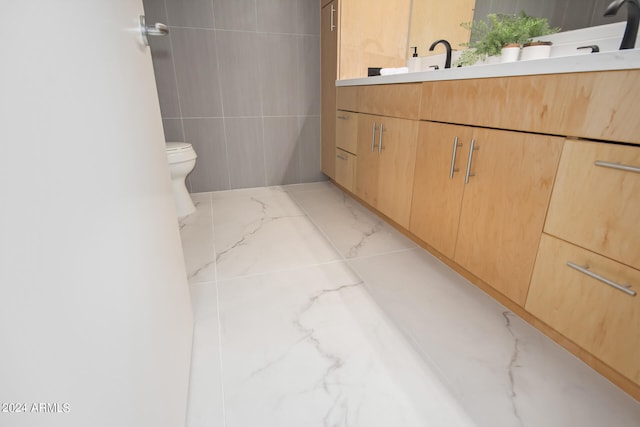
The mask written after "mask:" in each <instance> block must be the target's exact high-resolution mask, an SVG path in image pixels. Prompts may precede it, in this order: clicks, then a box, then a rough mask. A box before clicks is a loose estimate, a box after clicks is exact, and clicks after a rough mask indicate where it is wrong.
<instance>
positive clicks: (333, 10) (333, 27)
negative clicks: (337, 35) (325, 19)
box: [330, 5, 336, 33]
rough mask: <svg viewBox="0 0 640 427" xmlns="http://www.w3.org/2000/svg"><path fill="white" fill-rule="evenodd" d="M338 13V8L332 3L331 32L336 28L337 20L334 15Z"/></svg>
mask: <svg viewBox="0 0 640 427" xmlns="http://www.w3.org/2000/svg"><path fill="white" fill-rule="evenodd" d="M335 13H336V8H335V7H333V5H331V27H330V29H331V32H332V33H333V31H334V30H335V29H336V22H335V18H334V15H335Z"/></svg>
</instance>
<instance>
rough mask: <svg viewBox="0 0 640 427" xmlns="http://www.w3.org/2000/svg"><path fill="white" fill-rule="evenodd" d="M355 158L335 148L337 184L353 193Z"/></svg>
mask: <svg viewBox="0 0 640 427" xmlns="http://www.w3.org/2000/svg"><path fill="white" fill-rule="evenodd" d="M356 167H357V158H356V156H355V155H353V154H351V153H348V152H346V151H344V150H341V149H340V148H336V177H335V180H336V182H337V183H338V184H340V185H341V186H342V187H344V188H345V189H346V190H348V191H351V192H353V191H354V190H355V183H356Z"/></svg>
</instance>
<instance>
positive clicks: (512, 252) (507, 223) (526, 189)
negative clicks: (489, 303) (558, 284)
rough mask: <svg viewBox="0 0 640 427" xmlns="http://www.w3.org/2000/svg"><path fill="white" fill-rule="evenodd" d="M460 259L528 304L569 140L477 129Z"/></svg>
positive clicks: (457, 255)
mask: <svg viewBox="0 0 640 427" xmlns="http://www.w3.org/2000/svg"><path fill="white" fill-rule="evenodd" d="M473 139H474V141H475V148H476V149H477V150H475V151H473V157H472V159H471V160H470V161H469V162H470V164H471V165H470V177H469V183H468V184H467V185H466V186H465V189H464V196H463V200H462V210H461V213H460V226H459V230H458V240H457V244H456V251H455V255H454V260H455V261H456V262H457V263H458V264H460V265H461V266H463V267H464V268H466V269H467V270H468V271H470V272H472V273H473V274H474V275H476V276H477V277H479V278H480V279H482V280H484V281H485V282H487V283H488V284H490V285H491V286H492V287H493V288H495V289H496V290H498V291H499V292H501V293H502V294H503V295H505V296H507V297H508V298H509V299H511V300H512V301H514V302H516V303H517V304H519V305H521V306H524V303H525V298H526V296H527V289H528V286H529V281H530V279H531V272H532V271H533V264H534V261H535V257H536V252H537V249H538V243H539V241H540V235H541V233H542V229H543V226H544V220H545V215H546V212H547V208H548V206H549V200H550V198H551V189H552V187H553V182H554V178H555V174H556V169H557V167H558V161H559V159H560V153H561V151H562V144H563V141H564V139H563V138H559V137H551V136H544V135H534V134H524V133H518V132H509V131H501V130H492V129H480V128H478V129H475V130H474V135H473Z"/></svg>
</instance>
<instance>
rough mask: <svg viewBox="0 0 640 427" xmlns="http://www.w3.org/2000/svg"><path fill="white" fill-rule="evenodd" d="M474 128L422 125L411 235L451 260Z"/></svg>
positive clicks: (419, 138)
mask: <svg viewBox="0 0 640 427" xmlns="http://www.w3.org/2000/svg"><path fill="white" fill-rule="evenodd" d="M472 135H473V128H471V127H467V126H457V125H450V124H444V123H433V122H420V125H419V131H418V146H417V149H416V166H415V174H414V180H413V199H412V202H411V222H410V225H409V231H411V232H412V233H413V234H415V235H416V236H418V237H419V238H420V239H422V240H424V241H425V242H426V243H428V244H429V245H430V246H432V247H433V248H435V249H436V250H438V251H439V252H441V253H442V254H443V255H445V256H446V257H448V258H450V259H452V258H453V254H454V251H455V247H456V238H457V236H458V223H459V221H460V208H461V207H462V194H463V191H464V173H465V167H466V164H467V163H466V162H467V151H468V149H469V143H470V141H471V138H472Z"/></svg>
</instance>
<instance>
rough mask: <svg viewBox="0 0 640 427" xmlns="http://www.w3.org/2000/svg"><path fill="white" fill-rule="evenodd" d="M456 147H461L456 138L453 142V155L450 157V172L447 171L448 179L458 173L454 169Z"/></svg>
mask: <svg viewBox="0 0 640 427" xmlns="http://www.w3.org/2000/svg"><path fill="white" fill-rule="evenodd" d="M458 147H462V144H461V143H459V142H458V137H457V136H456V137H455V139H454V140H453V155H452V156H451V171H449V179H453V174H454V173H456V172H458V169H455V167H456V153H457V151H458Z"/></svg>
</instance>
